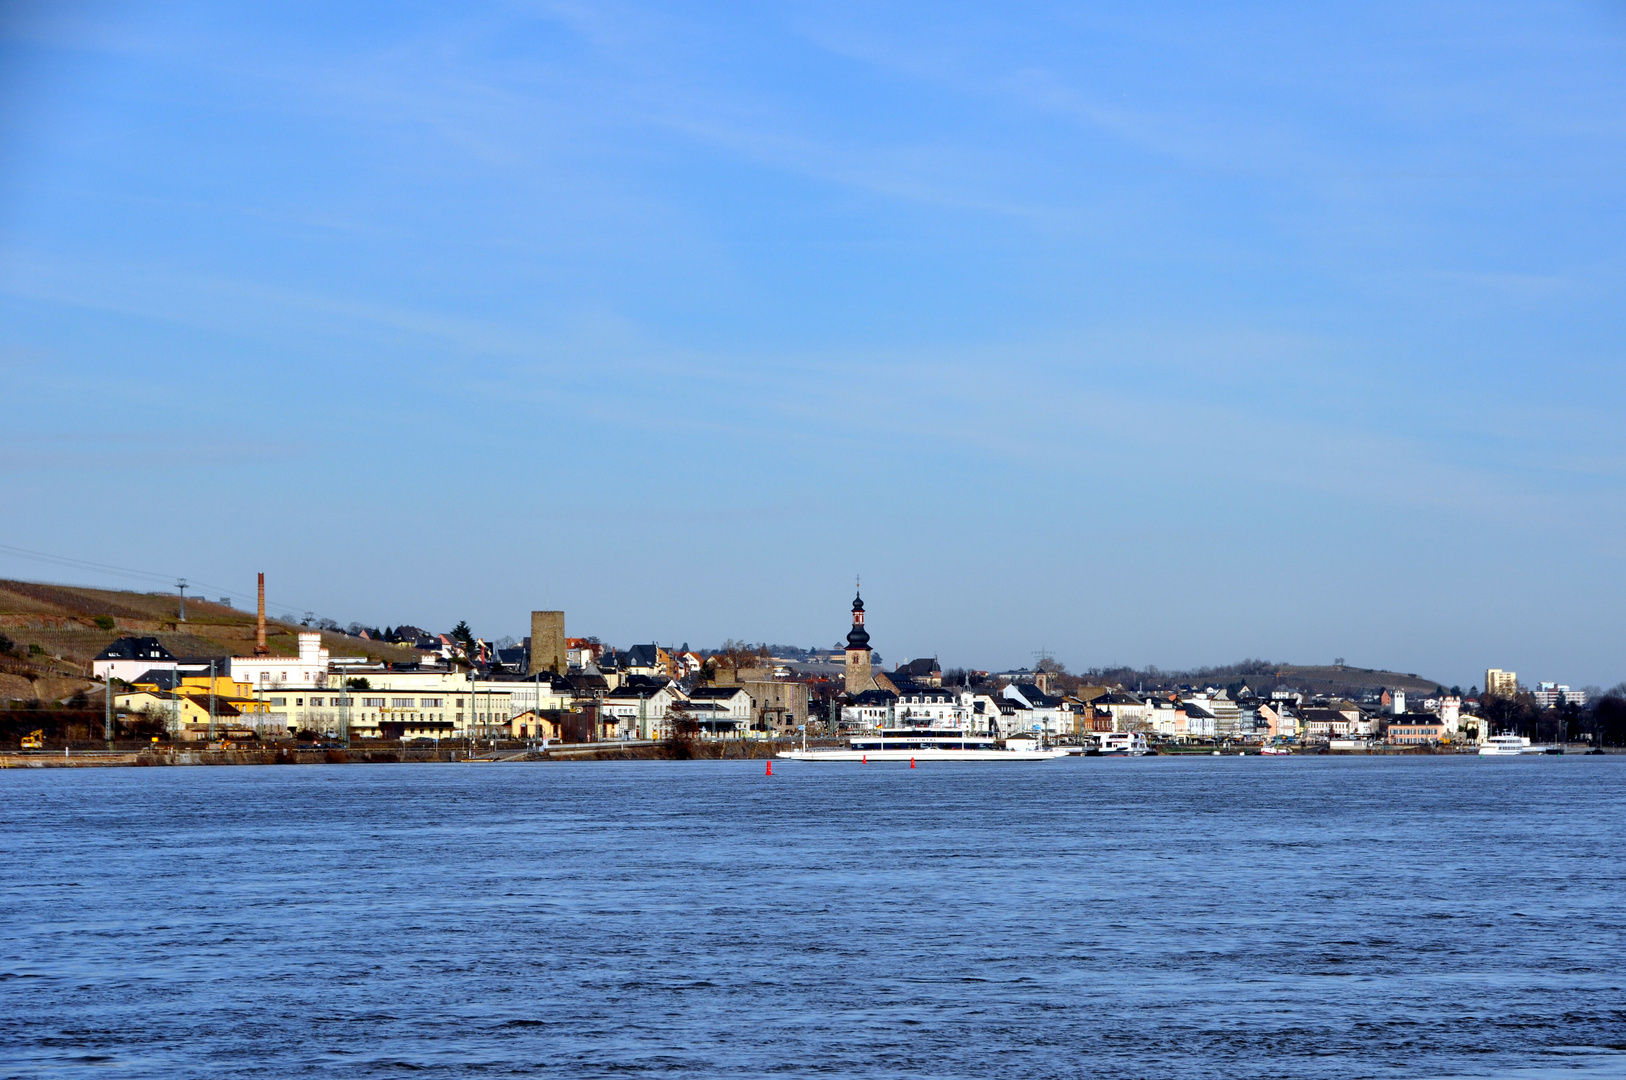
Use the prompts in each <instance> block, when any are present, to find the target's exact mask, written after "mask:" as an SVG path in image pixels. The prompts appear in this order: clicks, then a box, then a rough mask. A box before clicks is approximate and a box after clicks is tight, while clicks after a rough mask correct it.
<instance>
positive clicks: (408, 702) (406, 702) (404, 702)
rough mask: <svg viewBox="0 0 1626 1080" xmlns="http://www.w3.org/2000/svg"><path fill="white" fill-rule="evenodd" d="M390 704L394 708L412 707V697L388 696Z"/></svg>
mask: <svg viewBox="0 0 1626 1080" xmlns="http://www.w3.org/2000/svg"><path fill="white" fill-rule="evenodd" d="M390 706H391V707H392V708H396V709H410V708H412V699H411V698H409V697H398V698H390Z"/></svg>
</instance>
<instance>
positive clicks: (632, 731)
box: [599, 682, 684, 739]
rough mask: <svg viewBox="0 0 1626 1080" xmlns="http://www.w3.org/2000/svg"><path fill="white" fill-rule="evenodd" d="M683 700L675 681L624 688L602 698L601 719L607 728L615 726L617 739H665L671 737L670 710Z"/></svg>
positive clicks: (618, 688) (619, 687) (600, 706)
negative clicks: (668, 722)
mask: <svg viewBox="0 0 1626 1080" xmlns="http://www.w3.org/2000/svg"><path fill="white" fill-rule="evenodd" d="M682 700H684V698H683V694H682V692H681V691H680V690H678V687H677V683H674V682H667V683H665V684H664V685H661V686H650V685H648V684H643V685H622V686H618V687H616V688H615V689H614V690H611V691H610V692H609V693H608V694H605V695H604V696H603V697H602V698H600V699H599V720H600V722H601V723H602V724H604V725H605V727H606V729H608V728H609V726H610V725H611V724H612V723H613V724H614V725H615V733H616V738H618V739H664V738H666V736H667V735H668V734H669V731H668V728H667V724H666V719H667V718H666V713H667V710H669V709H670V708H671V707H672V705H673V703H675V702H679V701H682Z"/></svg>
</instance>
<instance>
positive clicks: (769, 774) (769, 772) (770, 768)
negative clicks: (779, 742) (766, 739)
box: [764, 758, 773, 776]
mask: <svg viewBox="0 0 1626 1080" xmlns="http://www.w3.org/2000/svg"><path fill="white" fill-rule="evenodd" d="M764 775H767V776H772V775H773V758H769V759H768V771H767V773H766V774H764Z"/></svg>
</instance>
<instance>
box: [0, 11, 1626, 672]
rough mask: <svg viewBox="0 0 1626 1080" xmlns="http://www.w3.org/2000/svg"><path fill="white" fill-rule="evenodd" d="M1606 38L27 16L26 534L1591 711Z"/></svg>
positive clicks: (422, 584) (1309, 15)
mask: <svg viewBox="0 0 1626 1080" xmlns="http://www.w3.org/2000/svg"><path fill="white" fill-rule="evenodd" d="M1151 23H1155V26H1154V25H1151ZM1465 25H1471V26H1473V27H1476V28H1477V30H1476V32H1473V33H1464V32H1463V27H1464V26H1465ZM1623 54H1626V25H1623V24H1622V23H1621V21H1620V20H1619V19H1618V18H1617V17H1616V16H1615V15H1614V14H1612V13H1610V12H1609V11H1607V10H1605V9H1603V8H1599V7H1597V6H1591V5H1569V6H1566V5H1558V6H1556V7H1553V8H1551V9H1547V8H1543V9H1540V10H1537V9H1531V8H1526V7H1520V6H1518V5H1506V6H1501V5H1495V4H1491V5H1476V6H1474V7H1473V8H1472V9H1457V8H1452V7H1449V6H1446V7H1435V8H1424V9H1413V8H1352V9H1348V10H1339V9H1319V8H1317V9H1309V8H1300V9H1294V8H1281V9H1271V10H1261V11H1257V12H1253V13H1252V14H1251V15H1250V16H1249V17H1248V18H1246V19H1236V18H1232V17H1230V16H1228V15H1226V14H1223V13H1219V12H1215V11H1213V10H1210V9H1207V8H1204V7H1203V6H1201V5H1191V4H1185V5H1180V4H1177V5H1175V8H1173V9H1170V12H1169V13H1168V14H1167V15H1166V16H1164V17H1160V18H1158V19H1156V20H1151V22H1150V23H1149V22H1148V21H1147V20H1145V19H1144V16H1143V13H1141V12H1140V11H1139V10H1138V9H1136V8H1134V7H1132V6H1129V7H1124V8H1121V9H1119V8H1113V7H1112V6H1110V5H1109V6H1108V7H1106V8H1100V9H1092V13H1078V12H1069V11H1066V10H1064V9H1053V10H1052V9H1042V8H1035V9H1020V10H1011V11H1002V12H1000V13H998V15H997V16H996V15H994V14H993V13H991V12H979V11H977V10H976V9H974V8H966V9H954V10H952V11H943V10H940V9H939V8H937V7H926V6H917V5H910V4H904V5H902V6H901V7H896V8H886V9H873V10H871V9H865V8H862V7H857V8H831V9H819V10H813V9H808V10H802V9H799V8H798V9H789V8H772V9H765V10H762V11H759V12H755V13H753V14H752V16H751V17H749V18H742V17H738V16H737V13H734V12H731V11H726V10H722V9H712V8H707V7H704V6H698V7H693V8H685V7H681V6H679V7H676V8H674V7H672V6H670V5H647V4H641V3H636V2H635V3H631V4H627V5H621V6H617V7H615V8H612V9H606V10H601V11H596V12H593V13H591V14H586V13H583V12H581V11H575V10H572V9H567V8H541V9H528V8H517V7H512V6H506V5H480V4H475V5H473V6H466V7H462V8H459V9H455V10H452V9H447V10H438V9H399V8H380V9H376V10H371V9H370V10H368V12H367V14H366V15H365V16H361V15H350V16H347V17H343V18H337V19H334V20H322V19H318V18H317V17H316V16H315V15H314V14H312V13H304V14H290V13H289V12H287V11H285V10H283V9H281V8H278V7H271V6H265V7H260V6H256V5H254V4H247V5H239V6H234V7H233V8H230V9H227V10H221V9H218V8H216V7H215V6H213V5H206V4H199V3H195V2H188V0H183V2H181V3H179V4H175V5H162V6H160V5H152V4H145V3H132V4H120V5H109V6H96V5H91V6H81V5H69V6H67V7H63V6H60V5H21V6H13V7H12V8H11V9H8V11H7V13H6V14H5V15H4V16H3V17H0V63H3V65H4V68H5V71H6V72H7V77H6V79H5V80H3V82H0V95H3V97H0V103H3V104H4V106H5V108H4V109H3V110H0V113H3V115H4V117H5V120H4V125H5V136H6V139H7V146H8V153H7V155H6V159H5V164H4V166H3V168H0V206H3V207H4V210H3V211H0V375H3V376H4V378H5V381H6V385H7V389H8V393H9V402H10V403H11V404H12V405H13V408H12V410H11V412H10V413H9V414H8V415H9V423H8V425H7V427H6V430H5V431H4V432H0V454H3V455H4V456H5V459H6V461H7V462H8V468H6V469H5V470H0V506H4V507H6V509H7V510H8V511H9V513H7V515H6V521H5V525H4V528H3V535H0V544H6V545H11V546H13V547H15V548H19V549H27V550H30V551H35V552H46V553H49V554H53V555H58V556H63V557H67V558H70V559H75V560H81V561H87V562H96V563H104V564H110V565H115V566H125V567H133V568H136V569H139V570H144V571H151V572H153V573H154V574H160V575H180V576H189V577H196V578H198V579H200V580H203V581H214V582H223V583H226V584H228V585H229V584H231V583H233V582H243V581H245V580H251V579H252V575H253V573H255V572H257V571H259V570H264V571H266V572H267V573H268V574H269V575H270V577H271V579H272V580H273V581H274V582H275V583H276V586H277V590H278V591H279V592H280V593H281V594H282V595H283V596H285V597H286V598H288V600H290V601H292V600H297V601H298V602H299V604H300V607H301V609H305V608H309V609H314V610H318V611H321V612H322V613H324V614H331V615H332V616H333V617H335V618H340V619H343V620H345V621H349V620H351V619H356V620H363V621H367V622H385V621H398V620H401V619H411V620H416V621H426V622H433V623H438V624H441V625H450V624H451V623H453V622H455V621H456V620H458V619H468V620H470V621H471V622H474V623H476V624H479V625H483V626H489V627H493V628H496V629H498V630H499V632H501V633H509V634H516V635H518V633H519V632H520V624H518V623H516V622H514V621H512V620H513V616H512V615H511V614H510V613H511V612H513V611H514V610H516V609H517V608H519V607H521V606H523V605H522V604H517V603H515V598H516V597H526V598H531V600H534V602H536V603H542V604H546V605H548V606H551V607H558V608H564V609H568V610H571V611H576V612H580V613H581V614H582V616H583V617H584V618H590V619H591V622H592V624H593V625H594V627H595V628H596V629H597V630H598V632H601V633H603V634H605V635H606V636H609V637H614V638H617V639H621V640H633V639H637V638H661V639H665V638H669V637H676V638H678V639H679V640H681V639H682V638H683V637H685V636H687V637H690V638H691V639H692V638H703V639H710V640H713V641H718V640H722V639H723V638H725V637H741V636H746V637H750V638H752V639H757V640H770V639H775V638H777V639H780V640H791V641H806V642H823V641H824V640H826V639H827V638H830V631H829V629H828V614H827V613H828V610H829V607H830V605H831V604H832V603H833V602H834V600H833V598H834V597H836V596H837V595H838V594H839V593H840V592H842V591H843V590H844V588H845V585H846V583H847V582H850V580H851V579H852V577H853V576H854V575H855V574H858V573H862V574H863V576H864V579H865V582H866V583H867V587H868V588H870V589H871V590H872V593H873V596H874V599H875V602H876V605H877V610H878V611H882V612H884V613H885V615H884V617H882V619H881V621H880V622H879V623H878V624H877V633H878V640H880V641H882V642H883V643H884V644H883V645H882V651H883V652H884V653H887V654H888V655H898V656H902V655H917V654H925V653H928V652H935V653H937V654H939V655H941V656H943V657H944V658H947V659H949V660H950V661H951V662H955V661H961V660H963V661H967V662H979V661H981V662H990V663H995V664H1002V665H1011V664H1017V663H1020V662H1021V661H1022V659H1023V658H1024V657H1027V656H1029V655H1030V654H1031V653H1032V652H1033V651H1034V650H1035V649H1039V648H1047V649H1050V650H1051V651H1053V652H1054V653H1056V654H1057V655H1058V656H1064V657H1067V658H1068V662H1069V663H1070V664H1086V663H1096V662H1099V663H1118V662H1121V663H1126V664H1134V665H1137V666H1138V665H1144V664H1153V663H1155V664H1157V665H1159V666H1167V667H1187V666H1197V665H1202V664H1205V663H1224V662H1228V661H1230V660H1234V659H1237V658H1240V657H1246V656H1266V657H1274V658H1284V657H1291V658H1294V659H1295V660H1331V659H1332V658H1334V657H1336V656H1346V657H1350V658H1355V657H1360V658H1361V659H1362V661H1363V662H1365V663H1367V664H1370V665H1373V666H1379V667H1390V666H1393V667H1398V668H1401V669H1403V670H1408V671H1409V670H1419V671H1430V672H1435V673H1437V675H1436V677H1440V678H1450V679H1451V680H1452V681H1457V680H1460V679H1463V678H1472V677H1473V672H1475V671H1477V670H1479V669H1481V668H1483V667H1484V666H1485V665H1487V664H1490V663H1495V662H1499V663H1502V664H1504V665H1506V666H1509V667H1513V668H1516V669H1519V670H1532V671H1535V670H1540V671H1552V672H1559V671H1562V672H1565V673H1566V674H1565V675H1564V677H1565V678H1568V679H1570V680H1573V681H1579V682H1588V683H1599V684H1602V685H1607V684H1608V680H1610V679H1612V678H1616V677H1618V672H1619V668H1620V665H1621V658H1622V651H1621V643H1622V642H1623V641H1626V548H1623V547H1622V541H1621V537H1623V536H1626V451H1623V450H1622V447H1621V442H1620V439H1619V438H1618V434H1617V431H1616V429H1617V427H1618V422H1617V418H1616V413H1617V412H1618V407H1617V405H1616V403H1617V402H1619V401H1620V400H1622V399H1626V365H1623V364H1622V363H1621V362H1620V357H1621V355H1622V353H1623V350H1626V313H1623V311H1622V306H1621V305H1620V304H1619V303H1618V300H1617V298H1618V296H1619V295H1621V293H1622V291H1623V289H1622V284H1623V282H1622V275H1623V267H1622V264H1621V260H1620V258H1619V252H1620V251H1621V250H1622V247H1623V244H1622V240H1623V238H1626V198H1622V195H1623V194H1626V191H1623V187H1626V179H1623V178H1626V133H1623V132H1622V130H1621V127H1620V125H1619V123H1618V117H1619V116H1620V115H1622V114H1623V113H1626V66H1623V65H1622V64H1621V63H1620V62H1619V57H1620V56H1621V55H1623ZM196 492H207V493H209V494H208V496H207V498H206V499H205V500H204V502H203V503H202V504H199V503H198V502H197V500H198V498H199V496H197V495H195V494H194V493H196ZM227 504H230V505H231V506H232V507H233V509H232V511H231V517H230V519H229V523H228V524H226V525H221V524H211V525H209V526H207V527H205V526H203V525H202V524H201V523H200V521H201V519H197V518H189V517H188V515H189V514H199V513H218V512H220V510H221V508H222V507H223V506H225V505H227ZM213 520H214V521H216V522H218V521H219V520H220V519H218V518H215V519H213ZM48 572H49V573H51V574H52V575H53V576H59V575H55V572H54V571H48ZM41 573H42V571H41V568H40V564H37V563H34V562H31V561H29V560H26V559H17V558H11V557H7V556H5V555H4V554H3V553H0V574H4V575H8V576H13V577H22V578H30V577H39V576H40V575H41ZM61 579H62V580H82V579H81V578H79V577H78V576H64V577H61ZM99 580H100V579H99ZM105 580H107V581H108V583H113V582H114V580H115V579H105ZM135 580H136V581H140V580H143V579H135ZM239 587H240V586H239ZM527 602H530V600H528V601H527ZM831 640H833V638H832V639H831Z"/></svg>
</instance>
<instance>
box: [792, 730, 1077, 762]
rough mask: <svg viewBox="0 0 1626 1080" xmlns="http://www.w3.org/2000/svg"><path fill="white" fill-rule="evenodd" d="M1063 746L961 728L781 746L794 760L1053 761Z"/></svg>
mask: <svg viewBox="0 0 1626 1080" xmlns="http://www.w3.org/2000/svg"><path fill="white" fill-rule="evenodd" d="M1067 755H1068V750H1067V748H1066V747H1061V746H1042V745H1040V743H1039V742H1038V740H1036V739H1024V738H1015V739H1008V740H1006V741H1005V742H1004V744H1003V745H1001V744H1000V742H999V741H998V740H996V739H994V737H993V736H990V735H973V734H971V733H970V732H967V731H964V730H962V729H960V728H953V727H926V728H882V729H881V730H880V731H876V732H871V733H869V734H865V735H854V736H852V737H851V738H849V739H848V740H847V745H846V746H845V747H829V748H823V747H814V748H813V749H811V750H808V749H802V750H781V751H780V752H779V755H778V756H779V757H782V758H789V759H790V760H792V761H859V762H866V761H915V760H919V761H1053V760H1054V759H1056V758H1060V757H1066V756H1067Z"/></svg>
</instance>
